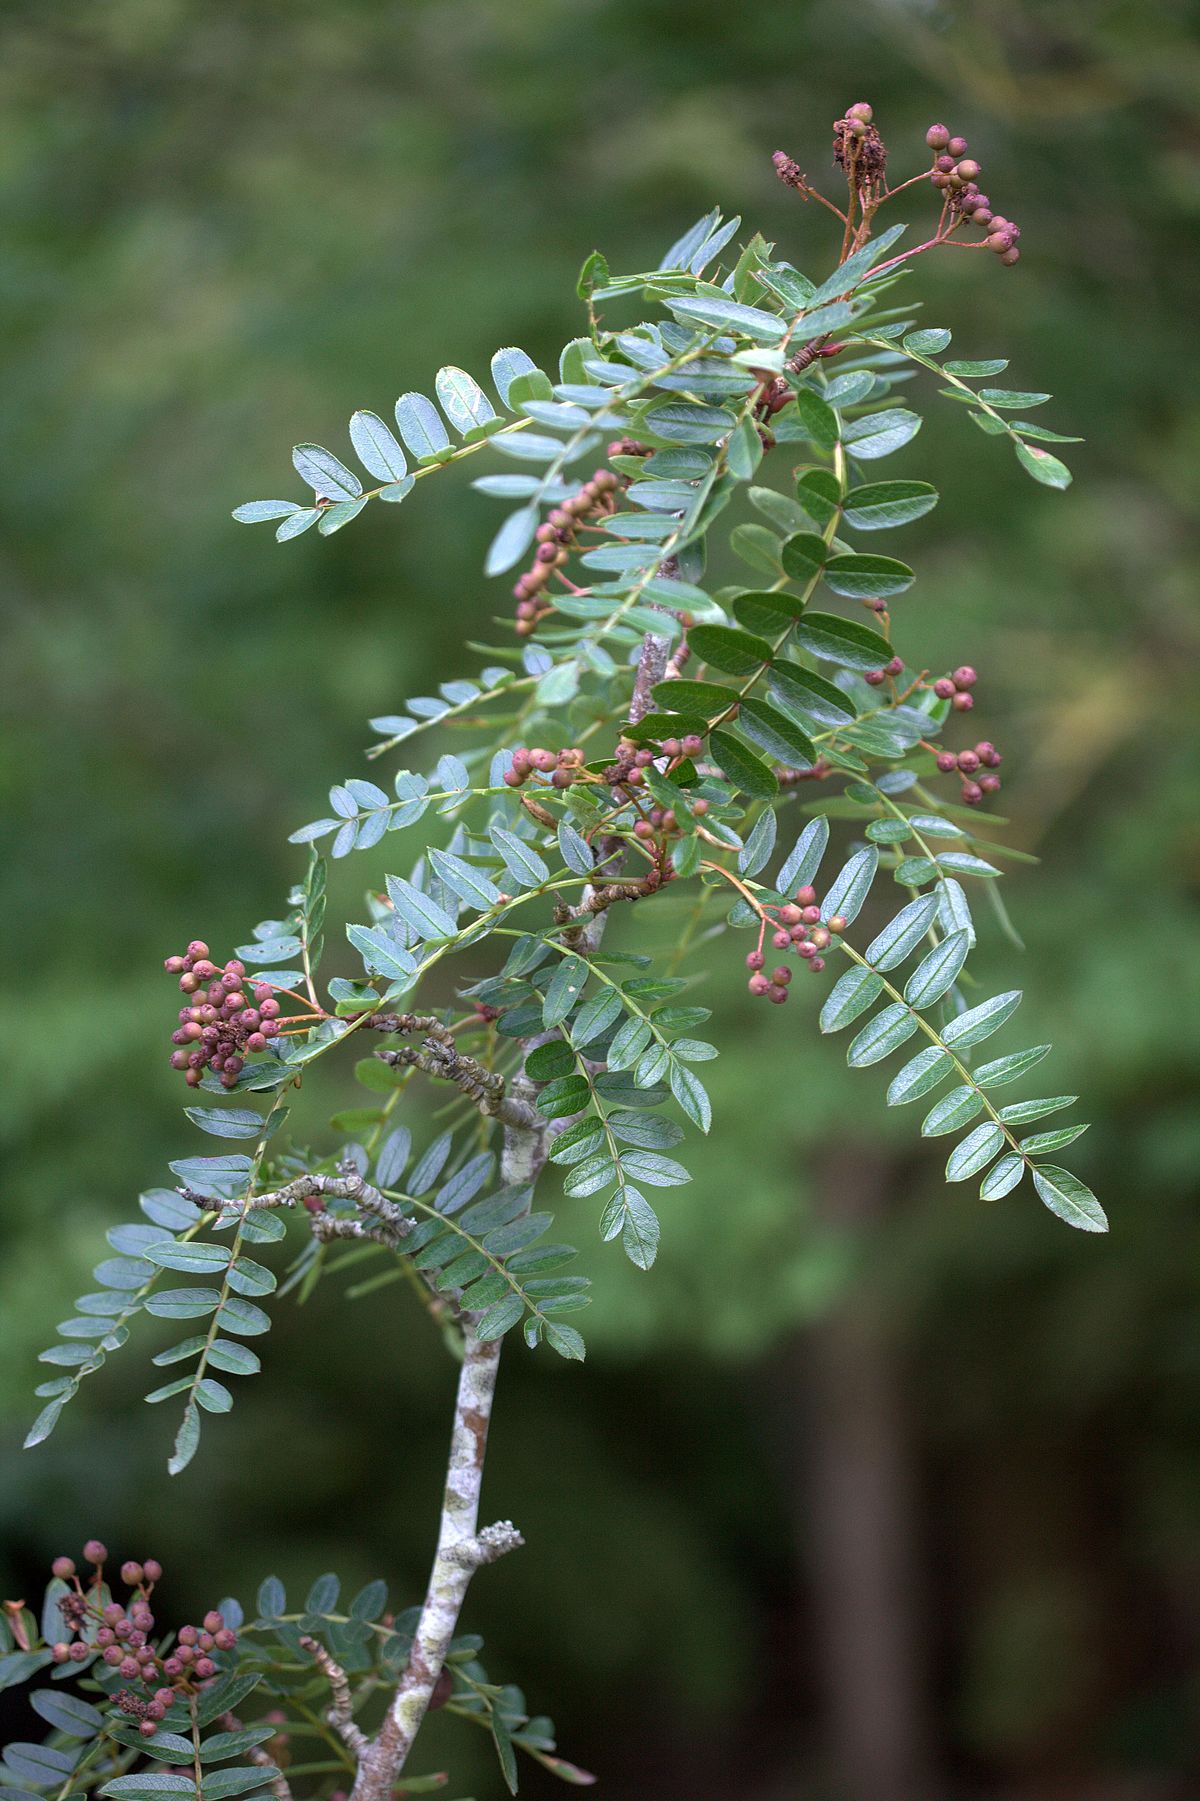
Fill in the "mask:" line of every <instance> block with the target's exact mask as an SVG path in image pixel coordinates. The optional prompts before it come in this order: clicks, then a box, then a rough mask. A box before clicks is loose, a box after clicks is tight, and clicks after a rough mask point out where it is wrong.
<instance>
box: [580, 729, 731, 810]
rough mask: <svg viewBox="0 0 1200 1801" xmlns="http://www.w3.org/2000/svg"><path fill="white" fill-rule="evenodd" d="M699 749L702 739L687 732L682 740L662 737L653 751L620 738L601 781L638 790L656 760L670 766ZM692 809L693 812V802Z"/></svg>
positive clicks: (694, 753)
mask: <svg viewBox="0 0 1200 1801" xmlns="http://www.w3.org/2000/svg"><path fill="white" fill-rule="evenodd" d="M703 749H704V740H703V738H701V737H700V735H699V733H697V732H688V733H687V735H686V736H685V737H683V738H664V739H663V741H662V743H661V744H660V745H659V747H658V749H657V750H652V749H650V747H649V746H647V745H645V744H634V743H633V742H632V741H631V740H630V739H628V738H621V739H620V740H619V741H618V743H617V756H616V761H615V762H614V763H611V764H610V765H609V767H608V768H607V769H606V770H605V771H604V780H605V781H606V782H607V783H608V785H609V786H610V787H611V788H640V787H641V786H642V785H643V784H644V782H645V780H646V770H647V769H649V767H650V765H651V764H652V763H657V762H658V761H659V759H660V758H665V759H666V761H667V763H668V765H670V764H672V763H677V762H678V761H679V760H680V758H681V757H698V756H699V755H700V753H701V751H702V750H703ZM692 810H693V812H694V811H695V803H693V807H692ZM707 810H708V809H707V807H705V808H704V809H703V811H704V812H707Z"/></svg>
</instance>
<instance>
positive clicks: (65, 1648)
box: [50, 1639, 71, 1663]
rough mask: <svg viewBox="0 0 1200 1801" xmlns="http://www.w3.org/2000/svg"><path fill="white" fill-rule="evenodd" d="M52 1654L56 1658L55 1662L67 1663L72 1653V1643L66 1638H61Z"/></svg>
mask: <svg viewBox="0 0 1200 1801" xmlns="http://www.w3.org/2000/svg"><path fill="white" fill-rule="evenodd" d="M50 1655H51V1657H52V1658H53V1659H54V1661H55V1663H66V1661H67V1659H68V1657H69V1656H70V1655H71V1647H70V1645H68V1644H67V1643H66V1642H65V1640H63V1639H60V1640H59V1642H58V1644H56V1645H55V1647H54V1649H53V1651H51V1653H50Z"/></svg>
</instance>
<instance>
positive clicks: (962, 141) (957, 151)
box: [946, 138, 967, 157]
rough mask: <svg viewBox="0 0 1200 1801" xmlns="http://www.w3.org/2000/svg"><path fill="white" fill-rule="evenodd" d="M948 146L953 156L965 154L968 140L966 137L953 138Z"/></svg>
mask: <svg viewBox="0 0 1200 1801" xmlns="http://www.w3.org/2000/svg"><path fill="white" fill-rule="evenodd" d="M946 148H947V150H948V151H949V152H950V154H951V156H953V157H960V156H965V155H966V153H967V140H966V138H951V139H950V142H949V143H948V144H947V145H946Z"/></svg>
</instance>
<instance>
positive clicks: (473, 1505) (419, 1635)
mask: <svg viewBox="0 0 1200 1801" xmlns="http://www.w3.org/2000/svg"><path fill="white" fill-rule="evenodd" d="M511 1088H512V1094H513V1099H514V1100H516V1101H518V1102H520V1103H523V1104H524V1105H525V1106H527V1107H529V1110H530V1115H531V1117H532V1118H533V1119H534V1120H535V1121H538V1123H536V1124H533V1125H508V1126H505V1128H504V1148H503V1152H502V1154H501V1159H500V1170H501V1174H502V1176H503V1178H504V1180H505V1182H506V1183H510V1184H512V1185H514V1186H516V1187H531V1186H532V1185H533V1183H534V1182H535V1181H536V1180H537V1177H538V1175H539V1174H540V1173H541V1169H542V1165H543V1163H544V1162H545V1158H546V1142H545V1124H544V1122H541V1121H540V1118H539V1116H538V1115H537V1114H535V1113H533V1110H532V1105H531V1103H532V1100H533V1096H534V1090H533V1087H532V1084H530V1083H529V1082H528V1081H527V1080H526V1078H525V1077H524V1076H517V1077H514V1079H513V1082H512V1084H511ZM471 1324H472V1321H471V1317H470V1315H468V1316H467V1318H466V1323H465V1336H464V1341H463V1361H462V1369H461V1371H460V1372H459V1378H458V1392H457V1394H456V1396H455V1402H454V1424H453V1428H452V1430H451V1435H450V1457H449V1461H448V1464H447V1469H446V1487H445V1491H444V1493H443V1496H442V1517H441V1525H440V1528H439V1531H438V1542H437V1550H436V1552H435V1554H434V1559H433V1568H432V1570H431V1571H430V1575H429V1587H428V1589H427V1591H426V1594H425V1600H424V1604H423V1605H422V1608H421V1617H420V1620H419V1622H418V1624H417V1629H416V1633H415V1634H414V1637H413V1647H412V1651H411V1652H410V1654H409V1659H408V1662H407V1664H406V1665H405V1668H404V1671H403V1673H402V1675H401V1677H400V1681H399V1683H398V1684H397V1687H396V1692H395V1694H394V1695H393V1697H392V1700H391V1704H390V1706H389V1708H388V1712H387V1717H386V1719H385V1720H384V1722H383V1725H382V1726H381V1727H380V1730H379V1732H378V1734H377V1736H376V1737H375V1739H374V1740H373V1741H372V1742H371V1744H370V1745H368V1746H367V1748H366V1750H365V1751H364V1752H363V1754H362V1756H361V1757H360V1760H359V1766H358V1775H357V1778H356V1780H355V1784H354V1791H353V1796H352V1801H386V1798H387V1797H388V1796H390V1794H391V1791H392V1788H393V1786H394V1785H395V1783H396V1780H397V1778H398V1777H399V1775H400V1772H401V1771H402V1770H403V1768H404V1765H405V1761H406V1759H407V1757H408V1754H409V1752H410V1751H411V1750H412V1746H413V1741H414V1739H415V1738H416V1736H417V1732H418V1730H419V1728H420V1725H421V1722H422V1720H423V1719H424V1718H425V1714H426V1711H427V1709H428V1707H429V1703H430V1700H431V1699H432V1696H433V1691H434V1689H435V1687H436V1686H437V1680H438V1677H439V1676H440V1675H441V1673H442V1669H443V1666H444V1665H445V1661H446V1653H447V1651H448V1650H449V1648H450V1641H451V1639H452V1638H453V1637H454V1634H455V1631H456V1630H457V1627H458V1618H459V1614H460V1613H461V1611H462V1605H463V1601H464V1600H465V1598H466V1593H467V1589H468V1587H469V1586H470V1582H471V1577H472V1576H473V1575H474V1574H475V1571H476V1570H477V1569H480V1568H482V1567H483V1565H484V1564H487V1563H494V1562H495V1561H496V1559H497V1558H498V1557H503V1556H504V1554H505V1553H506V1552H507V1551H512V1550H516V1549H517V1547H518V1546H519V1545H520V1544H521V1543H522V1542H523V1541H522V1539H521V1535H520V1533H519V1532H518V1531H517V1529H516V1527H515V1526H514V1525H513V1524H512V1522H511V1521H509V1520H502V1521H500V1522H499V1523H498V1524H496V1525H494V1526H485V1527H484V1529H483V1530H482V1531H480V1530H479V1498H480V1491H481V1489H482V1487H483V1463H484V1456H485V1454H486V1451H487V1437H488V1427H489V1426H490V1424H491V1418H492V1406H493V1403H494V1401H495V1396H496V1377H497V1374H498V1372H499V1368H500V1345H501V1342H502V1341H501V1340H500V1339H491V1340H486V1341H485V1340H482V1339H478V1338H476V1337H475V1336H474V1334H473V1332H472V1331H471Z"/></svg>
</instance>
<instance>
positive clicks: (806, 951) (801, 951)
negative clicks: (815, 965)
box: [796, 944, 817, 961]
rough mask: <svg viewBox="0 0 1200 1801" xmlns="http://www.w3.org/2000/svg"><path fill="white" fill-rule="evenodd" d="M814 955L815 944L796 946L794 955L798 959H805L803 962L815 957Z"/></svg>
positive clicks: (815, 952)
mask: <svg viewBox="0 0 1200 1801" xmlns="http://www.w3.org/2000/svg"><path fill="white" fill-rule="evenodd" d="M816 954H817V947H816V945H815V944H798V945H797V946H796V955H797V956H798V957H803V958H804V959H805V961H807V960H808V959H809V958H810V957H815V956H816Z"/></svg>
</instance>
